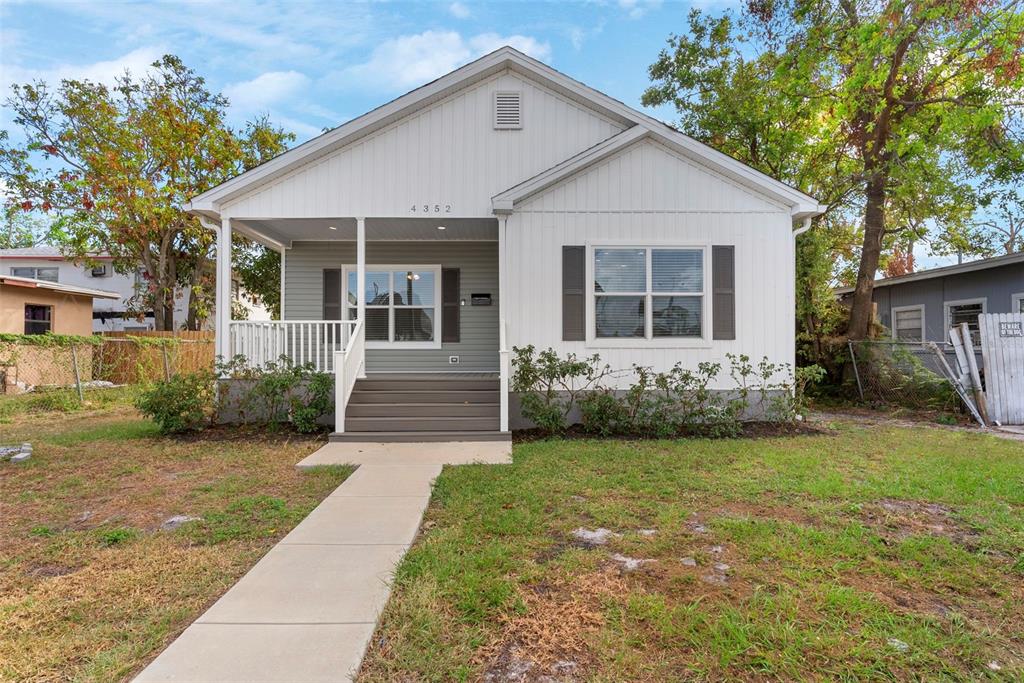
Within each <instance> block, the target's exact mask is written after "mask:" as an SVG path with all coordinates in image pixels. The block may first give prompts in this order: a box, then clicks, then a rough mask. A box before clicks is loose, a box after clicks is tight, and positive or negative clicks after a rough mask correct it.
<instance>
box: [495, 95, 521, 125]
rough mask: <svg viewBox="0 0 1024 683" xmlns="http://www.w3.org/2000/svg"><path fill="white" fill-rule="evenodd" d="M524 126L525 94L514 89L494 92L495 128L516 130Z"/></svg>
mask: <svg viewBox="0 0 1024 683" xmlns="http://www.w3.org/2000/svg"><path fill="white" fill-rule="evenodd" d="M522 127H523V94H522V93H521V92H514V91H501V92H496V93H494V128H495V130H515V129H518V128H522Z"/></svg>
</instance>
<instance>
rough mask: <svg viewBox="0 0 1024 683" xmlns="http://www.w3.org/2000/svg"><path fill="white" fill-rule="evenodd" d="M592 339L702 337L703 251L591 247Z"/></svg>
mask: <svg viewBox="0 0 1024 683" xmlns="http://www.w3.org/2000/svg"><path fill="white" fill-rule="evenodd" d="M593 295H594V336H595V337H596V338H598V339H609V338H630V337H631V338H636V339H663V338H701V337H703V336H704V325H703V311H704V250H703V249H675V248H662V247H599V248H596V249H594V292H593Z"/></svg>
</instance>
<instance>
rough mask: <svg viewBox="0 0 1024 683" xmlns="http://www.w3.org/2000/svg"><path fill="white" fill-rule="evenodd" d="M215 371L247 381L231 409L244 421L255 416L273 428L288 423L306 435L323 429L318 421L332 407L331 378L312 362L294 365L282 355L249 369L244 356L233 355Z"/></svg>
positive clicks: (332, 388)
mask: <svg viewBox="0 0 1024 683" xmlns="http://www.w3.org/2000/svg"><path fill="white" fill-rule="evenodd" d="M217 370H218V372H219V373H220V374H221V375H223V376H226V377H231V378H234V379H241V380H246V381H248V382H250V387H249V389H248V390H247V391H246V392H245V393H244V394H243V395H242V397H241V398H240V399H238V404H237V405H236V406H233V407H235V408H237V409H238V412H239V414H240V415H242V416H243V420H245V421H247V420H248V416H256V417H257V419H258V420H260V421H266V422H267V423H268V424H269V425H271V426H272V427H277V426H280V425H281V424H282V423H285V422H291V423H292V426H293V427H295V430H296V431H298V432H300V433H303V434H308V433H313V432H317V431H320V430H322V429H323V426H322V425H321V424H320V423H319V419H320V418H321V417H322V416H324V415H326V414H327V413H329V412H330V410H331V407H332V406H333V405H334V378H333V377H332V376H331V375H329V374H327V373H325V372H320V371H318V370H316V367H315V366H314V365H313V364H312V363H305V364H302V365H296V364H294V363H293V362H292V360H291V359H290V358H289V357H288V356H281V357H280V358H279V359H278V360H277V361H271V362H269V363H266V364H265V365H263V366H262V367H251V366H249V364H248V362H247V361H246V359H245V357H244V356H236V357H235V358H233V359H232V360H230V361H227V362H223V363H219V364H218V366H217ZM221 408H224V409H227V408H228V406H227V405H223V406H221Z"/></svg>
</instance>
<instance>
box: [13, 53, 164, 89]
mask: <svg viewBox="0 0 1024 683" xmlns="http://www.w3.org/2000/svg"><path fill="white" fill-rule="evenodd" d="M163 54H164V51H163V49H162V48H160V47H141V48H138V49H136V50H132V51H131V52H128V53H127V54H124V55H121V56H120V57H116V58H114V59H108V60H104V61H99V62H93V63H91V64H59V65H56V66H52V67H50V68H45V69H39V68H36V69H32V68H24V67H21V66H19V65H16V64H0V72H2V73H3V78H4V81H6V82H7V83H8V84H10V83H28V82H31V81H37V80H41V81H46V83H47V84H49V85H51V86H56V85H58V84H59V83H60V81H61V80H62V79H77V80H90V81H94V82H97V83H105V84H107V85H113V84H114V82H115V81H116V80H117V77H118V76H121V75H122V74H124V72H125V71H126V70H127V71H129V72H131V74H132V75H133V76H136V77H138V76H140V75H142V74H144V73H145V72H147V71H149V69H150V65H151V64H152V63H153V62H155V61H156V60H157V59H159V58H160V57H161V56H162V55H163Z"/></svg>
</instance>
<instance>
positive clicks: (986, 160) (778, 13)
mask: <svg viewBox="0 0 1024 683" xmlns="http://www.w3.org/2000/svg"><path fill="white" fill-rule="evenodd" d="M689 28H690V30H689V32H688V34H687V35H682V36H672V37H671V38H670V39H669V49H667V50H664V51H663V52H662V53H661V55H660V57H659V59H658V61H657V62H656V63H655V64H654V65H652V67H651V69H650V75H651V77H652V80H653V81H654V85H653V86H652V87H651V88H649V89H648V90H647V92H646V93H645V96H644V101H645V103H646V104H664V103H672V104H674V105H675V107H676V108H677V110H678V111H679V113H680V115H681V121H680V125H681V126H682V128H683V129H684V130H685V132H687V133H688V134H690V135H693V136H694V137H696V138H698V139H701V140H703V141H706V142H708V143H710V144H713V145H715V146H718V147H719V148H721V149H723V151H725V152H727V153H729V154H732V155H733V156H736V157H737V158H739V159H741V160H743V161H746V162H747V163H750V164H751V165H753V166H755V167H757V168H759V169H761V170H763V171H765V172H767V173H770V174H772V175H775V176H777V177H779V178H781V179H783V180H785V181H787V182H790V183H793V184H795V185H797V186H799V187H800V188H801V189H803V190H805V191H807V192H809V193H810V194H812V195H815V196H817V197H818V198H819V199H821V200H822V201H823V203H827V204H829V206H830V210H829V213H828V215H826V217H825V218H824V219H823V220H821V221H819V225H821V226H824V227H825V228H826V229H830V228H831V227H834V226H837V225H838V226H842V227H843V228H844V229H848V227H849V225H850V224H851V223H853V222H855V223H856V224H857V227H858V232H860V233H861V235H862V237H861V243H860V245H859V248H858V249H857V250H856V257H857V274H856V280H855V291H854V297H853V303H852V308H851V312H850V320H849V326H848V334H849V335H850V336H851V337H853V338H864V337H867V336H868V335H869V334H870V331H871V324H872V302H871V295H872V288H873V282H874V279H875V276H876V274H877V272H878V270H879V268H880V267H884V266H885V260H886V258H885V257H886V249H887V247H891V246H893V245H906V244H908V243H911V242H913V241H916V240H920V239H925V238H927V237H928V235H929V233H931V234H933V235H935V234H942V235H947V236H948V235H950V234H952V235H960V234H963V233H965V232H967V231H969V230H970V229H971V227H972V226H973V222H972V216H973V215H974V210H975V208H976V206H977V205H978V203H979V191H978V187H979V186H980V185H983V184H984V183H986V182H1004V183H1005V182H1009V181H1011V180H1012V179H1014V178H1019V177H1020V176H1021V174H1022V170H1024V164H1022V158H1024V155H1022V148H1024V144H1022V121H1021V106H1022V102H1021V100H1022V87H1024V69H1022V58H1024V14H1022V12H1021V10H1020V3H1019V1H1018V0H1012V1H1008V2H994V1H985V0H975V1H967V2H955V1H952V0H931V1H928V0H924V1H915V0H890V1H879V2H872V1H868V0H841V1H840V2H832V1H827V0H777V1H776V0H751V1H750V2H748V3H747V6H746V8H745V11H744V12H743V13H742V15H741V16H740V17H739V19H738V20H734V19H733V18H732V16H731V15H728V14H726V15H724V16H710V15H705V14H702V13H700V12H696V11H695V12H693V13H691V15H690V27H689ZM819 229H820V228H819ZM949 241H951V242H956V241H957V240H956V239H951V240H949Z"/></svg>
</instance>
